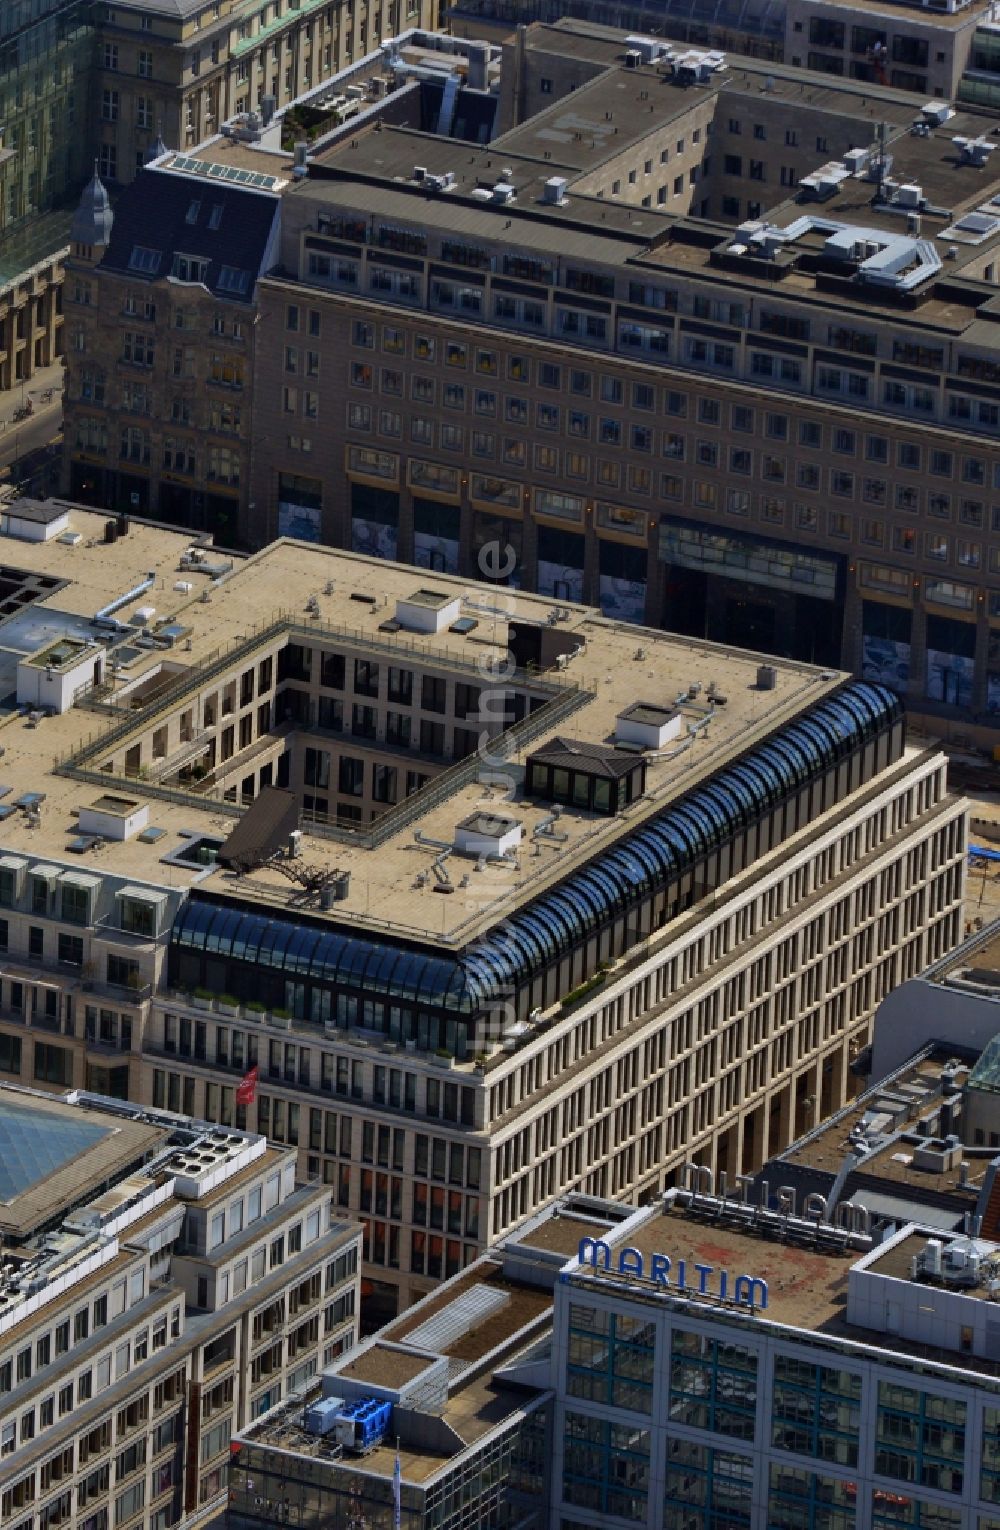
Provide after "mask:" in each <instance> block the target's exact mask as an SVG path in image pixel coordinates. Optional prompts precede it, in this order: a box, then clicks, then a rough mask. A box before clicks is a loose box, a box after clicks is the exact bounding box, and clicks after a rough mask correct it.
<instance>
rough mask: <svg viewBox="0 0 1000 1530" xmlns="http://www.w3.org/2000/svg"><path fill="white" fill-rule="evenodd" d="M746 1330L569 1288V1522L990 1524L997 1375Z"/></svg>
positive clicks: (794, 1529) (563, 1469)
mask: <svg viewBox="0 0 1000 1530" xmlns="http://www.w3.org/2000/svg"><path fill="white" fill-rule="evenodd" d="M657 1308H659V1310H658V1311H657V1310H656V1309H657ZM699 1318H700V1320H699ZM562 1325H564V1327H563V1326H562ZM750 1327H751V1325H748V1324H747V1323H745V1322H744V1323H738V1324H737V1323H736V1322H734V1321H732V1320H731V1319H730V1320H722V1321H721V1322H720V1321H719V1318H718V1315H717V1314H716V1315H713V1316H712V1317H709V1316H707V1315H706V1314H705V1313H704V1312H702V1313H701V1314H698V1313H697V1312H696V1311H695V1309H694V1308H690V1307H689V1308H687V1309H685V1307H684V1306H683V1304H680V1303H679V1304H677V1305H676V1306H672V1307H671V1308H670V1309H668V1310H665V1308H664V1306H663V1305H662V1304H660V1303H658V1302H655V1301H654V1302H643V1301H640V1300H635V1301H630V1300H629V1299H628V1298H623V1299H619V1298H617V1297H616V1296H614V1295H609V1294H607V1293H602V1294H601V1295H600V1296H594V1297H592V1296H591V1295H590V1293H589V1292H584V1291H583V1290H582V1289H581V1285H580V1284H578V1283H577V1282H573V1283H572V1289H569V1288H568V1289H567V1295H566V1298H565V1302H564V1304H563V1315H562V1318H561V1320H560V1318H559V1317H558V1316H557V1332H558V1331H559V1330H560V1329H561V1331H562V1333H563V1335H564V1338H563V1339H562V1340H560V1341H559V1342H558V1345H557V1347H558V1348H560V1351H561V1353H563V1354H564V1355H565V1364H564V1366H563V1368H562V1374H561V1376H560V1378H559V1382H558V1385H559V1391H560V1394H561V1395H560V1398H559V1402H558V1404H557V1405H556V1407H555V1437H554V1440H553V1447H554V1456H555V1462H556V1474H555V1482H554V1488H553V1500H554V1514H553V1521H552V1522H553V1524H554V1525H557V1526H558V1527H559V1530H596V1527H598V1526H600V1527H601V1530H604V1527H611V1526H614V1525H621V1526H622V1527H623V1530H624V1527H625V1526H634V1525H637V1524H639V1525H644V1526H647V1527H651V1530H744V1527H745V1530H755V1527H757V1526H765V1525H766V1526H767V1530H889V1527H890V1526H891V1527H893V1530H900V1527H904V1526H906V1527H921V1530H997V1527H998V1526H1000V1504H998V1498H1000V1488H998V1480H1000V1479H998V1469H997V1459H998V1453H997V1444H996V1431H997V1422H998V1419H1000V1410H998V1408H997V1407H996V1406H992V1407H991V1406H983V1401H984V1399H983V1396H982V1393H983V1391H987V1393H988V1397H987V1400H988V1401H991V1402H993V1403H995V1402H996V1394H995V1389H996V1386H997V1383H996V1381H995V1380H991V1381H988V1382H985V1383H984V1379H983V1377H982V1376H981V1375H976V1376H975V1378H974V1380H973V1381H972V1382H969V1383H966V1382H965V1381H964V1379H963V1372H961V1371H960V1370H958V1369H956V1368H954V1367H948V1366H943V1365H942V1366H938V1367H928V1366H923V1367H922V1368H921V1367H920V1366H919V1363H915V1368H914V1369H913V1370H910V1369H908V1367H907V1366H906V1363H905V1361H897V1362H896V1363H895V1364H893V1363H892V1361H891V1359H890V1357H888V1356H881V1355H880V1353H879V1352H878V1351H876V1350H875V1349H874V1348H872V1347H870V1346H865V1345H859V1344H846V1345H845V1346H843V1351H842V1352H839V1353H838V1347H837V1345H836V1341H834V1340H830V1339H825V1340H824V1341H823V1342H822V1349H821V1350H819V1349H818V1348H817V1344H816V1342H815V1341H814V1340H813V1339H812V1336H810V1335H807V1334H800V1333H798V1332H797V1331H795V1330H793V1329H787V1330H782V1329H780V1328H778V1327H776V1326H774V1325H767V1326H766V1327H765V1326H764V1325H761V1326H760V1327H757V1326H755V1325H753V1331H752V1332H751V1331H747V1330H748V1328H750ZM727 1329H729V1330H730V1332H726V1330H727ZM637 1341H638V1342H637ZM935 1373H936V1374H935ZM658 1381H662V1383H663V1384H662V1385H657V1384H656V1382H658ZM623 1383H624V1384H623ZM636 1383H638V1384H636ZM977 1392H978V1393H979V1396H977V1395H976V1394H977ZM994 1505H996V1507H993V1506H994Z"/></svg>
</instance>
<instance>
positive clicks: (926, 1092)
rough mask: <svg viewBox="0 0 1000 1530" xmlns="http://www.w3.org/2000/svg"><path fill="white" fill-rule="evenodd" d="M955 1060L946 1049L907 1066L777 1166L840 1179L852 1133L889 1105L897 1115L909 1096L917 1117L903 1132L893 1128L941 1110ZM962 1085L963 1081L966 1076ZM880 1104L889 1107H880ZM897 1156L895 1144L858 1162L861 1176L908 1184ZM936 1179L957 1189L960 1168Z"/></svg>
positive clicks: (805, 1140)
mask: <svg viewBox="0 0 1000 1530" xmlns="http://www.w3.org/2000/svg"><path fill="white" fill-rule="evenodd" d="M951 1058H952V1053H951V1052H950V1051H949V1050H948V1049H947V1048H945V1047H943V1046H942V1047H939V1046H934V1047H931V1048H929V1049H928V1051H927V1052H926V1053H925V1054H924V1055H923V1056H922V1057H921V1058H920V1059H919V1061H917V1062H915V1063H913V1064H909V1063H908V1064H907V1065H906V1066H905V1067H904V1068H903V1069H901V1070H900V1071H899V1072H898V1073H894V1074H891V1075H890V1076H889V1077H888V1078H885V1079H881V1080H880V1081H879V1082H878V1083H877V1084H875V1085H873V1086H872V1087H871V1088H870V1089H866V1090H865V1091H864V1093H863V1094H861V1095H859V1096H858V1098H857V1099H855V1100H853V1101H852V1102H851V1104H850V1105H848V1106H846V1107H845V1108H844V1109H843V1110H840V1111H838V1112H837V1113H836V1115H834V1116H832V1117H831V1118H830V1119H829V1120H828V1121H825V1122H823V1123H822V1124H821V1125H820V1126H819V1127H818V1128H817V1129H816V1130H815V1131H813V1132H810V1133H809V1135H808V1136H806V1137H803V1138H801V1139H800V1140H799V1141H798V1142H797V1143H795V1144H794V1145H793V1146H792V1147H791V1148H789V1149H788V1150H787V1151H786V1152H784V1153H782V1154H781V1155H780V1157H779V1159H778V1160H777V1161H778V1162H780V1163H791V1164H796V1165H800V1166H802V1167H807V1168H812V1169H820V1170H823V1171H825V1172H826V1173H829V1174H832V1175H834V1176H836V1174H837V1172H838V1171H839V1169H840V1167H841V1165H842V1164H843V1162H844V1158H845V1155H846V1154H847V1153H848V1152H849V1151H850V1150H851V1144H852V1140H853V1139H852V1136H851V1134H852V1132H853V1131H854V1129H855V1128H856V1127H858V1126H860V1125H861V1123H862V1122H863V1121H864V1120H865V1118H866V1117H869V1118H872V1119H879V1118H883V1117H884V1116H885V1112H886V1106H887V1107H888V1109H889V1110H891V1111H892V1112H894V1113H895V1112H899V1111H901V1110H904V1108H905V1107H904V1101H905V1099H906V1098H907V1097H908V1098H909V1099H910V1100H912V1102H913V1105H914V1110H913V1113H912V1115H911V1116H910V1117H909V1119H906V1118H905V1116H904V1119H903V1120H902V1121H901V1123H900V1125H899V1127H898V1128H893V1131H895V1130H904V1129H907V1130H913V1129H915V1128H916V1123H917V1121H918V1120H919V1119H921V1117H923V1116H926V1115H929V1114H931V1113H932V1112H933V1111H936V1110H939V1109H940V1107H941V1099H942V1096H941V1093H940V1079H941V1071H942V1069H943V1068H944V1066H945V1064H946V1063H947V1062H949V1061H950V1060H951ZM968 1072H969V1069H968V1067H963V1070H962V1076H965V1077H967V1076H968ZM959 1081H960V1082H961V1076H960V1079H959ZM880 1102H886V1103H885V1104H880ZM897 1151H898V1147H896V1146H895V1145H890V1149H889V1150H887V1151H885V1152H881V1151H880V1152H878V1153H874V1154H872V1155H870V1156H869V1157H867V1158H859V1160H858V1165H857V1168H858V1172H864V1173H867V1172H869V1171H870V1170H871V1171H873V1172H875V1173H877V1174H878V1176H879V1178H886V1179H892V1180H897V1181H901V1182H902V1183H904V1184H905V1183H908V1182H909V1176H908V1175H907V1173H906V1172H905V1167H906V1166H905V1165H903V1164H900V1163H895V1162H893V1160H892V1156H891V1155H892V1153H893V1152H897ZM876 1164H877V1166H878V1167H877V1169H876V1168H875V1165H876ZM921 1177H922V1178H923V1180H924V1181H925V1182H926V1180H927V1175H926V1173H925V1172H923V1171H920V1170H917V1171H915V1178H916V1180H917V1181H919V1180H920V1179H921ZM935 1178H936V1181H937V1182H938V1183H939V1184H941V1185H942V1188H944V1187H945V1186H946V1185H950V1184H951V1183H952V1181H954V1184H956V1185H957V1183H958V1169H957V1168H956V1169H955V1171H954V1175H952V1176H950V1177H949V1176H941V1175H937V1176H935Z"/></svg>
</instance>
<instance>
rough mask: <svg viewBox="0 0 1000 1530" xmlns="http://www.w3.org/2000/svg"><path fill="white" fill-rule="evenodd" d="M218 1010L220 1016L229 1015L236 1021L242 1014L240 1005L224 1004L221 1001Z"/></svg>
mask: <svg viewBox="0 0 1000 1530" xmlns="http://www.w3.org/2000/svg"><path fill="white" fill-rule="evenodd" d="M218 1008H219V1014H220V1015H229V1016H230V1018H232V1019H235V1018H236V1017H237V1016H238V1015H239V1012H240V1006H239V1005H238V1004H223V1003H222V1001H221V999H220V1000H219V1006H218Z"/></svg>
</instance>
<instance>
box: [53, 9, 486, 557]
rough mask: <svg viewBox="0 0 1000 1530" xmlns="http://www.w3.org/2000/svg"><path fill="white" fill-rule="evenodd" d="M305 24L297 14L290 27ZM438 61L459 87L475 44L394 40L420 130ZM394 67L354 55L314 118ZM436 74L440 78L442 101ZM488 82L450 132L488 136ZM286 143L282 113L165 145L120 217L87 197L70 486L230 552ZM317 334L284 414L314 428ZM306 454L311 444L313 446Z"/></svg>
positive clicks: (236, 529)
mask: <svg viewBox="0 0 1000 1530" xmlns="http://www.w3.org/2000/svg"><path fill="white" fill-rule="evenodd" d="M328 9H329V8H328ZM298 14H299V12H298V11H290V12H288V13H287V16H288V18H289V24H291V20H290V18H292V17H294V16H296V15H298ZM319 14H320V13H319V12H317V15H319ZM376 14H377V13H376ZM362 25H363V23H362ZM275 35H276V36H278V34H277V33H276V34H275ZM279 41H280V39H279ZM275 46H278V44H277V43H276V44H275ZM445 48H449V49H451V50H453V52H450V53H449V54H448V55H447V57H453V58H454V62H455V65H456V69H458V68H461V69H462V71H463V79H464V76H465V74H466V73H467V72H468V68H469V65H468V62H467V55H474V54H475V51H476V50H475V47H474V46H473V45H469V44H463V45H461V46H460V47H459V46H457V45H455V44H452V43H451V41H450V39H445V38H441V37H439V36H437V35H436V34H430V35H426V36H425V34H423V33H420V32H412V33H408V34H407V35H406V37H405V38H403V39H400V40H399V47H398V50H397V54H396V62H397V65H398V70H397V75H396V77H395V79H392V80H391V83H392V85H393V86H394V87H398V88H395V89H394V92H393V94H392V99H391V101H390V102H389V103H387V105H386V110H387V111H388V112H390V114H403V116H404V120H408V117H407V114H409V116H412V117H413V119H414V120H416V121H417V122H419V120H420V111H421V102H422V99H423V96H424V94H425V93H426V91H427V89H428V88H430V89H431V92H432V94H433V85H432V86H430V87H428V86H426V85H422V84H421V79H422V76H423V75H425V74H428V73H432V70H430V69H428V68H426V67H424V62H423V61H424V60H425V58H426V59H429V60H430V61H431V64H433V65H436V64H438V63H439V61H440V60H441V57H442V52H443V50H444V49H445ZM487 52H488V50H487ZM385 67H386V66H385V63H384V60H383V58H382V55H381V53H378V52H376V53H375V54H374V55H370V56H367V57H365V58H363V59H361V60H359V62H358V65H357V66H356V67H355V68H353V69H350V70H348V73H347V76H346V77H345V80H344V84H345V88H346V89H347V90H348V91H350V92H352V94H343V95H340V96H338V97H337V98H336V102H335V103H334V104H333V105H331V100H330V98H328V97H327V96H325V95H324V94H323V92H322V91H319V92H316V91H314V92H313V97H312V100H313V102H314V105H313V106H311V107H310V106H307V107H306V108H304V110H306V111H307V112H308V113H311V114H312V118H313V119H314V120H315V121H316V122H318V123H322V122H324V121H332V120H333V119H334V117H337V118H339V116H340V115H343V114H346V113H347V112H348V110H349V109H350V111H352V112H354V113H356V112H357V109H358V105H359V102H360V103H361V104H363V105H365V106H367V105H368V97H369V94H370V92H371V91H372V90H373V89H377V90H379V91H380V92H381V91H382V90H383V89H384V88H385V87H386V75H385ZM493 72H494V74H495V73H496V67H495V66H494V71H493ZM456 78H457V75H456ZM443 79H444V74H443V73H442V72H441V70H440V69H438V71H437V80H438V83H437V94H438V96H439V97H440V95H441V91H442V85H443ZM348 81H350V82H352V83H348ZM487 84H488V66H487V63H486V62H485V61H484V62H483V66H482V86H483V88H482V89H480V90H477V91H475V92H472V91H470V90H467V89H465V88H464V87H463V89H462V90H461V91H460V92H459V94H458V97H457V98H456V99H455V100H454V101H453V103H452V112H453V116H452V119H451V122H452V126H453V127H454V130H455V131H456V132H457V133H459V134H462V133H466V132H468V133H471V132H474V131H476V132H478V129H479V126H480V123H482V124H483V129H484V131H488V130H489V128H490V127H491V126H492V118H493V116H494V115H495V111H496V107H497V95H496V92H495V91H493V92H491V91H490V90H489V89H487V88H486V87H487ZM466 97H471V99H472V102H473V105H472V106H470V107H468V108H467V107H466V106H465V104H464V99H463V98H466ZM380 99H381V97H380ZM336 103H339V105H338V104H336ZM477 105H478V107H479V110H478V112H477V111H475V110H474V107H475V106H477ZM331 112H332V116H331ZM298 131H303V132H304V131H308V129H307V128H305V127H302V128H297V129H296V132H298ZM285 137H287V129H286V128H285V126H284V124H283V116H282V114H281V113H279V114H278V115H277V116H275V117H273V119H272V120H271V121H270V122H269V124H268V125H267V127H262V126H261V124H260V122H259V121H258V122H256V123H253V122H251V121H250V120H249V118H248V117H247V115H246V114H244V116H243V117H241V118H240V119H239V121H238V123H237V125H236V128H235V130H234V131H232V132H231V133H230V136H228V137H225V136H215V137H213V138H211V139H210V140H209V142H208V143H207V144H205V145H203V146H201V147H199V148H197V149H196V150H195V151H194V152H193V153H191V154H175V153H171V152H167V151H162V152H160V151H161V150H162V143H161V144H158V145H157V146H156V150H155V157H154V159H153V160H152V161H150V162H149V164H148V166H147V168H146V169H145V170H144V172H143V175H142V177H141V179H140V181H139V182H137V183H136V184H134V185H133V186H132V187H130V188H128V189H126V190H125V192H124V193H123V194H122V195H121V196H120V198H119V199H118V201H117V204H116V209H115V214H114V218H112V216H111V214H110V210H109V208H108V204H107V197H106V195H105V194H103V193H102V192H100V191H99V189H97V188H95V186H91V187H88V189H87V190H86V191H85V192H84V195H83V199H82V201H81V205H80V208H79V210H78V213H77V217H76V220H75V222H74V225H73V229H72V232H71V244H70V254H69V261H68V266H67V271H68V276H69V279H68V282H67V283H66V287H65V309H66V342H65V349H66V367H67V385H66V390H65V396H64V434H65V439H66V442H67V447H66V463H65V466H66V475H65V476H66V488H67V490H68V492H70V493H71V494H72V495H73V496H74V497H76V498H82V499H84V500H86V501H89V502H90V503H94V504H98V505H101V506H107V507H108V508H110V509H113V510H124V511H126V512H129V513H132V512H137V513H141V514H148V515H152V516H154V517H155V518H160V519H164V520H167V521H170V522H172V523H174V524H180V525H187V526H191V527H193V528H199V529H200V528H209V529H210V530H211V531H212V532H213V533H214V535H215V536H216V538H217V539H218V540H220V541H223V542H226V543H227V544H232V543H233V542H235V541H236V540H237V538H238V537H240V536H242V537H245V535H246V513H245V508H244V511H243V513H239V507H240V506H242V507H246V505H247V504H248V501H249V499H250V498H251V497H252V491H251V489H250V479H251V467H252V463H253V458H254V455H255V448H256V450H259V449H260V448H261V446H262V444H263V443H261V442H255V437H254V434H253V432H252V430H251V414H252V408H253V397H254V389H253V374H254V369H255V360H254V357H255V347H256V340H257V335H258V327H259V313H258V311H257V308H256V287H257V281H258V278H259V276H260V275H261V273H262V272H263V271H265V270H268V269H270V268H271V267H273V266H274V265H275V264H276V262H277V261H278V258H279V249H278V225H279V218H280V204H281V199H282V196H283V194H287V191H288V190H289V188H291V187H292V186H294V185H295V184H296V179H297V178H298V177H300V176H301V175H302V174H304V170H303V167H302V166H298V167H297V166H296V163H295V160H294V159H293V154H292V153H291V152H288V151H287V146H286V149H283V148H282V142H283V139H284V138H285ZM188 141H193V139H192V138H191V136H190V135H188ZM99 184H100V185H103V182H100V178H99ZM95 194H96V195H97V198H98V200H97V204H96V205H97V214H96V223H97V227H95ZM102 197H103V200H102ZM319 326H320V319H319V315H318V313H317V311H316V310H315V309H314V310H312V311H309V312H307V311H305V310H303V314H302V328H301V333H299V334H298V336H297V337H296V339H295V340H294V341H292V339H291V338H289V339H288V343H287V345H286V348H285V355H284V364H285V366H286V368H287V367H288V366H289V365H290V362H289V358H290V357H292V356H298V355H299V349H301V370H302V381H301V384H300V385H297V386H289V387H287V388H286V390H285V396H284V403H285V408H286V410H291V411H293V412H296V413H298V414H299V415H300V417H301V419H302V420H304V421H305V422H306V425H305V427H304V428H305V429H306V430H307V431H308V430H310V429H311V423H310V422H312V421H314V420H315V418H316V416H315V414H314V413H313V410H314V407H315V401H316V397H317V395H316V392H315V388H314V386H313V384H314V379H316V378H318V376H319V367H320V361H319V357H320V350H321V345H322V338H323V337H322V334H321V330H320V327H319ZM308 445H309V439H308V435H307V436H306V438H305V444H304V446H302V449H303V450H307V449H308Z"/></svg>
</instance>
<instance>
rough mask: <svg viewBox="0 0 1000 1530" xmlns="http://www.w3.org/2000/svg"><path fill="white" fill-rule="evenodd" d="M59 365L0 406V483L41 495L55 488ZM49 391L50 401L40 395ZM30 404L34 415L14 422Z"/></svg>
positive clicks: (18, 389)
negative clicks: (23, 408) (16, 416)
mask: <svg viewBox="0 0 1000 1530" xmlns="http://www.w3.org/2000/svg"><path fill="white" fill-rule="evenodd" d="M62 375H63V371H62V364H61V363H60V364H58V365H56V366H54V367H46V368H45V369H44V370H43V371H40V372H38V373H36V375H35V376H34V377H33V378H32V379H31V381H30V383H28V384H27V385H26V386H24V387H23V388H22V386H21V385H20V384H18V386H17V387H16V388H12V389H11V390H10V393H9V394H8V395H7V396H6V397H5V398H4V399H3V400H2V402H0V483H12V484H15V485H16V486H17V487H18V488H19V489H21V490H23V491H24V492H25V493H29V494H36V495H44V494H46V493H52V492H54V491H55V490H56V488H57V487H58V481H59V456H60V450H61V443H62ZM49 389H51V390H52V393H51V398H50V400H49V401H48V402H45V401H44V394H45V393H46V392H47V391H48V390H49ZM29 399H30V400H31V402H32V404H33V405H34V413H33V414H32V415H31V417H30V418H29V419H26V420H20V421H17V420H15V419H14V414H15V412H16V411H17V410H18V409H20V408H21V406H22V402H23V403H27V401H28V400H29Z"/></svg>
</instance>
